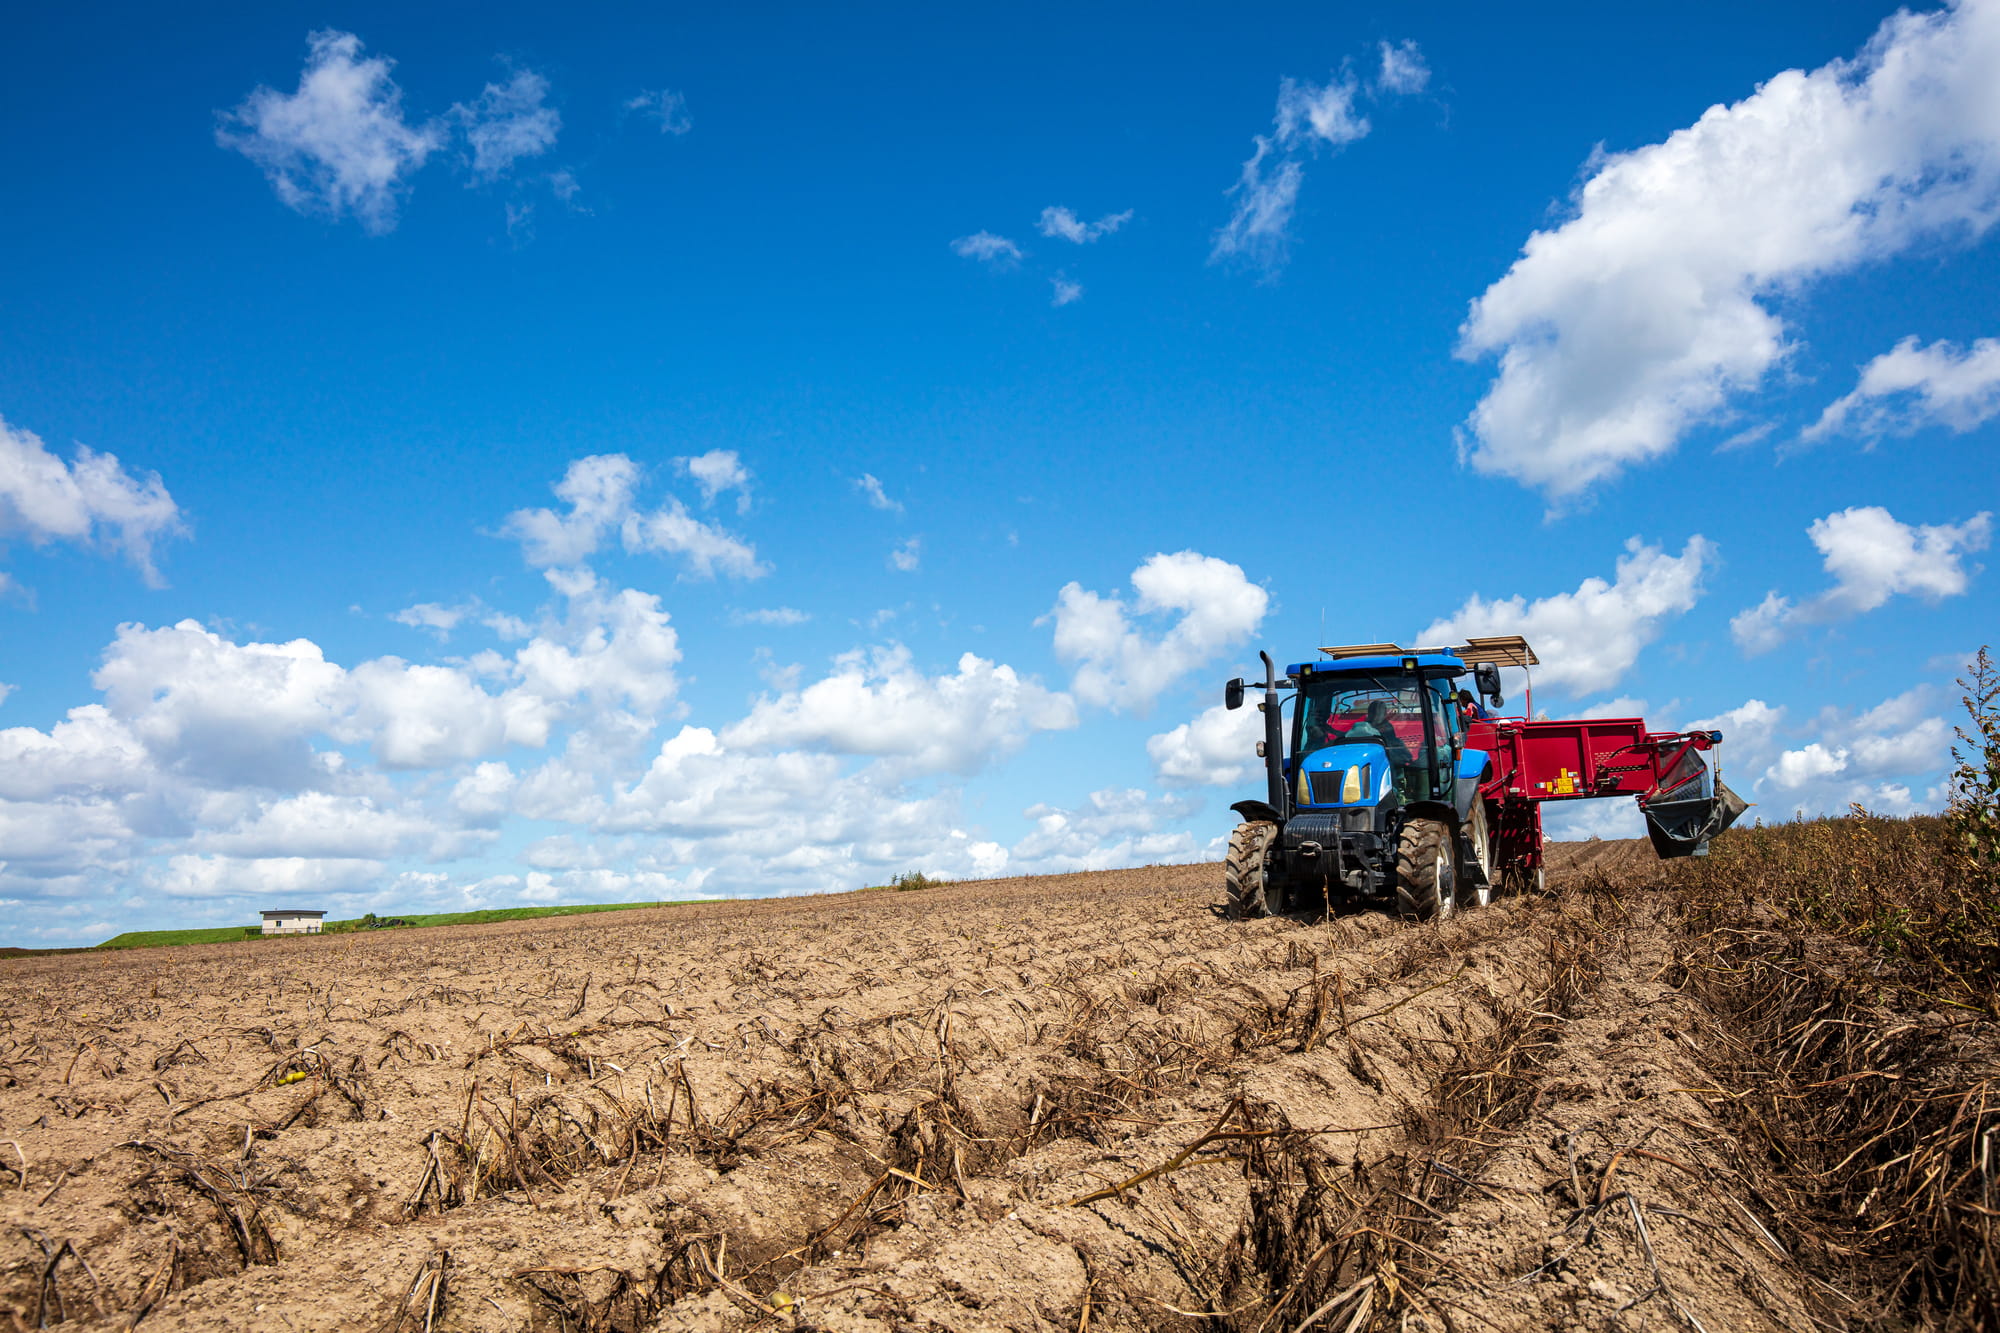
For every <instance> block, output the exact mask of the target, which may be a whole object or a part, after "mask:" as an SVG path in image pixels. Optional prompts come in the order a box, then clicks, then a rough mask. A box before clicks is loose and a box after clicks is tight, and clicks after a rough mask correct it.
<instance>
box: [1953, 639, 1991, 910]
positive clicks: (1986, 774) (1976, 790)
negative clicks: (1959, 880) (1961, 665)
mask: <svg viewBox="0 0 2000 1333" xmlns="http://www.w3.org/2000/svg"><path fill="white" fill-rule="evenodd" d="M1958 685H1959V688H1960V689H1962V690H1964V691H1965V694H1964V696H1963V700H1962V701H1963V703H1964V705H1965V714H1966V719H1967V724H1968V726H1966V727H1960V728H1958V739H1959V741H1960V742H1961V743H1962V745H1963V748H1960V746H1959V745H1954V746H1952V747H1951V757H1952V758H1953V759H1955V760H1957V761H1958V766H1957V767H1956V768H1954V769H1953V770H1952V774H1951V802H1950V804H1949V805H1948V806H1947V807H1946V809H1945V814H1946V816H1947V817H1948V818H1949V819H1950V820H1951V822H1952V824H1953V826H1954V827H1956V828H1957V830H1958V832H1959V836H1960V837H1962V838H1964V839H1965V850H1966V852H1967V853H1968V854H1969V855H1970V856H1971V857H1972V862H1973V865H1974V866H1975V867H1976V870H1977V873H1978V874H1979V876H1980V878H1981V879H1983V880H1984V881H1985V882H1986V884H1987V886H1988V887H1989V888H1990V887H1997V886H1996V883H1995V882H1996V881H2000V667H1995V666H1994V663H1993V657H1992V654H1991V653H1989V652H1988V651H1987V649H1986V648H1985V647H1984V646H1983V645H1982V646H1981V648H1980V649H1979V653H1978V655H1977V656H1976V657H1974V658H1973V659H1972V664H1971V666H1969V667H1967V668H1966V674H1965V675H1963V676H1961V677H1959V679H1958ZM1968 727H1969V729H1968Z"/></svg>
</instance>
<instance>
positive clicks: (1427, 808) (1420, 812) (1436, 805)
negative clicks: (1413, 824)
mask: <svg viewBox="0 0 2000 1333" xmlns="http://www.w3.org/2000/svg"><path fill="white" fill-rule="evenodd" d="M1396 813H1397V814H1398V815H1400V816H1402V818H1403V822H1405V823H1408V822H1409V821H1410V820H1412V819H1436V820H1440V821H1442V822H1443V823H1444V825H1445V827H1447V828H1449V829H1450V830H1451V831H1452V832H1454V833H1456V832H1458V826H1459V824H1460V823H1461V822H1462V820H1463V816H1461V815H1460V814H1459V812H1458V811H1457V810H1456V809H1454V808H1453V807H1452V806H1450V805H1448V804H1446V803H1445V802H1443V801H1410V802H1408V803H1407V804H1405V805H1402V806H1398V807H1397V809H1396Z"/></svg>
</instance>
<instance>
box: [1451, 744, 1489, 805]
mask: <svg viewBox="0 0 2000 1333" xmlns="http://www.w3.org/2000/svg"><path fill="white" fill-rule="evenodd" d="M1492 780H1493V760H1492V757H1491V756H1489V755H1488V754H1487V753H1486V751H1484V750H1466V751H1464V752H1463V753H1461V754H1460V755H1459V757H1458V769H1457V771H1456V773H1455V774H1454V775H1453V778H1452V784H1451V803H1452V805H1453V806H1454V807H1456V809H1455V813H1456V814H1457V816H1458V818H1459V819H1460V820H1461V821H1463V820H1467V819H1470V818H1471V817H1472V803H1473V802H1474V801H1476V800H1478V799H1479V789H1480V788H1481V787H1483V786H1485V785H1486V784H1487V783H1489V782H1491V781H1492Z"/></svg>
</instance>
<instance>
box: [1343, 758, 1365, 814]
mask: <svg viewBox="0 0 2000 1333" xmlns="http://www.w3.org/2000/svg"><path fill="white" fill-rule="evenodd" d="M1367 774H1368V765H1366V764H1356V765H1355V766H1354V767H1352V768H1350V769H1348V770H1347V781H1345V782H1343V783H1341V784H1340V803H1341V804H1342V805H1353V804H1354V803H1355V802H1356V801H1358V800H1360V799H1361V784H1362V783H1363V782H1365V781H1367Z"/></svg>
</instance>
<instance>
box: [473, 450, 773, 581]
mask: <svg viewBox="0 0 2000 1333" xmlns="http://www.w3.org/2000/svg"><path fill="white" fill-rule="evenodd" d="M704 457H708V456H706V455H705V456H704ZM731 457H732V458H733V455H732V456H731ZM692 462H693V460H690V463H692ZM704 466H705V467H707V468H708V470H709V471H710V473H711V475H713V474H714V473H715V472H716V471H717V470H718V468H717V465H716V464H714V463H713V462H711V463H710V464H705V465H704ZM745 476H746V478H747V473H746V474H745ZM639 480H640V471H639V465H638V464H637V463H634V462H633V461H632V460H631V459H629V458H627V457H626V456H625V455H623V454H595V455H592V456H591V457H589V458H579V459H577V460H576V461H574V462H572V463H571V464H570V465H569V468H568V470H567V471H565V472H564V474H563V479H562V480H561V481H559V482H557V483H556V486H555V494H556V498H557V499H558V500H561V501H563V502H564V504H565V505H566V506H567V507H568V511H567V512H566V513H558V512H557V511H555V510H553V509H520V510H516V511H515V512H514V513H512V514H510V515H508V516H507V521H506V523H505V524H504V525H503V526H502V528H501V532H502V534H503V535H505V536H509V537H514V538H516V539H518V540H519V541H520V542H521V549H522V552H523V554H524V555H526V557H527V560H528V563H529V564H531V565H534V566H536V567H538V568H544V569H546V568H550V567H560V566H566V565H574V564H578V563H580V562H581V561H583V560H585V559H587V558H588V557H589V556H591V555H592V554H594V553H595V552H596V551H597V549H598V548H599V547H600V546H601V545H602V544H603V542H604V540H605V538H606V537H607V536H608V535H609V534H610V533H611V532H613V531H614V530H615V531H617V532H618V533H619V535H620V538H621V539H622V541H623V543H624V547H625V549H626V550H627V551H632V552H640V551H651V552H660V553H664V554H668V555H677V556H679V557H681V559H682V561H683V562H684V563H685V564H686V566H687V568H688V570H689V572H690V573H692V574H694V575H696V576H697V577H700V578H712V577H714V575H715V574H716V573H717V571H720V572H722V573H724V574H729V575H733V576H734V577H737V578H746V579H754V578H760V577H762V576H763V575H764V574H767V573H769V572H770V569H769V566H767V565H764V564H762V563H761V562H760V561H759V560H758V559H757V552H756V548H755V547H753V546H751V545H750V544H749V543H748V542H745V541H743V540H742V539H741V538H738V537H736V536H734V535H732V534H730V533H728V532H725V531H724V530H722V529H721V528H718V527H715V526H713V525H712V524H708V523H704V522H702V521H701V520H700V519H698V518H696V517H694V515H692V514H690V513H689V512H688V508H687V506H686V505H685V504H683V503H682V502H681V501H680V500H679V499H676V498H673V497H669V498H668V500H667V502H666V504H664V505H662V506H661V507H660V508H658V509H653V510H641V509H639V508H638V507H637V506H636V504H635V502H634V491H635V490H636V489H637V487H638V484H639ZM697 480H700V478H699V476H697Z"/></svg>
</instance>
